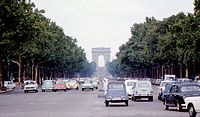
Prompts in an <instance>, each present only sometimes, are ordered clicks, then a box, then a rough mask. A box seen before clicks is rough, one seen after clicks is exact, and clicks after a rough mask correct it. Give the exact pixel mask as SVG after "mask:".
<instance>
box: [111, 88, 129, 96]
mask: <svg viewBox="0 0 200 117" xmlns="http://www.w3.org/2000/svg"><path fill="white" fill-rule="evenodd" d="M125 94H126V91H125V90H122V89H109V90H108V95H110V96H124V95H125Z"/></svg>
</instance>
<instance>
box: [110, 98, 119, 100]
mask: <svg viewBox="0 0 200 117" xmlns="http://www.w3.org/2000/svg"><path fill="white" fill-rule="evenodd" d="M112 100H121V98H113V99H112Z"/></svg>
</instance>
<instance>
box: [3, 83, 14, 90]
mask: <svg viewBox="0 0 200 117" xmlns="http://www.w3.org/2000/svg"><path fill="white" fill-rule="evenodd" d="M4 87H6V89H14V88H15V87H16V84H15V83H13V82H12V81H4Z"/></svg>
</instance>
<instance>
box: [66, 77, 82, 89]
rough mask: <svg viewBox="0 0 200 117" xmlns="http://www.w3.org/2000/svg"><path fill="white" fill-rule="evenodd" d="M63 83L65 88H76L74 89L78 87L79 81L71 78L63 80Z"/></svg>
mask: <svg viewBox="0 0 200 117" xmlns="http://www.w3.org/2000/svg"><path fill="white" fill-rule="evenodd" d="M65 84H66V87H67V89H76V90H78V89H79V83H78V81H77V80H75V79H71V80H69V81H67V82H65Z"/></svg>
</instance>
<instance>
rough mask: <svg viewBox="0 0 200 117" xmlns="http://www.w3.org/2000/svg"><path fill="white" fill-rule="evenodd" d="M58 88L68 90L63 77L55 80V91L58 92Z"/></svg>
mask: <svg viewBox="0 0 200 117" xmlns="http://www.w3.org/2000/svg"><path fill="white" fill-rule="evenodd" d="M58 90H63V91H66V90H67V88H66V85H65V82H64V80H62V79H58V80H56V81H55V82H54V84H53V91H54V92H56V91H58Z"/></svg>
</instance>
